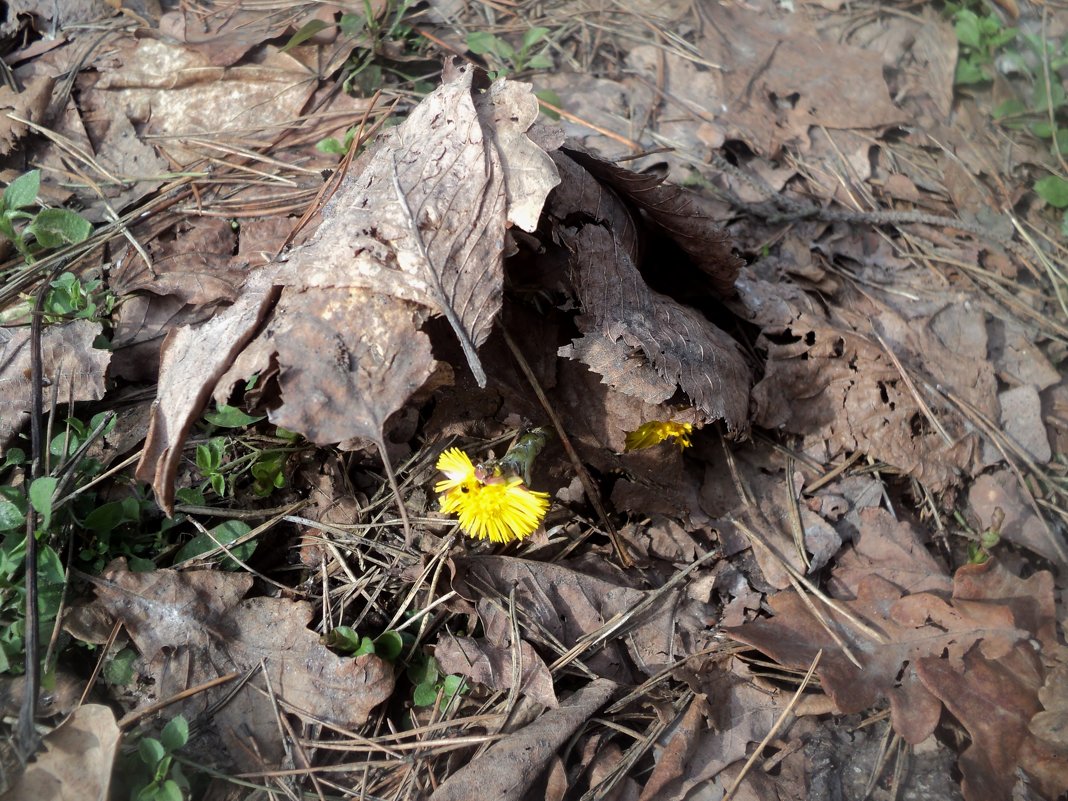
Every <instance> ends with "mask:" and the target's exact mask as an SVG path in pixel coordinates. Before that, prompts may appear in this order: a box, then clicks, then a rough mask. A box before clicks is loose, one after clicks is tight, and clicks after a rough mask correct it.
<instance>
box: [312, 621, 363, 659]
mask: <svg viewBox="0 0 1068 801" xmlns="http://www.w3.org/2000/svg"><path fill="white" fill-rule="evenodd" d="M321 642H322V643H323V644H324V645H325V646H326V647H327V648H333V649H334V650H335V651H339V652H340V653H343V654H351V653H353V652H354V651H356V649H357V648H359V647H360V635H358V634H357V633H356V632H355V631H353V630H352V627H351V626H337V627H336V628H333V629H331V630H330V631H329V632H327V633H326V634H324V635H323V636H322V637H321Z"/></svg>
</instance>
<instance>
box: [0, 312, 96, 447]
mask: <svg viewBox="0 0 1068 801" xmlns="http://www.w3.org/2000/svg"><path fill="white" fill-rule="evenodd" d="M99 335H100V324H99V323H94V322H91V321H89V320H75V321H73V322H70V323H62V324H58V325H48V326H45V327H44V329H43V330H42V331H41V370H42V377H43V379H44V382H45V390H44V391H45V397H46V398H49V397H51V394H52V391H53V390H52V389H51V388H52V387H53V386H55V385H57V384H58V385H59V386H58V390H59V392H58V395H57V397H58V398H59V400H60V402H66V401H67V400H74V401H86V400H99V399H100V398H102V397H103V396H104V374H105V373H106V372H107V368H108V363H109V362H110V361H111V352H110V351H107V350H98V349H96V348H94V347H93V341H94V340H95V339H96V337H97V336H99ZM31 391H32V384H31V382H30V327H29V326H24V327H21V328H0V443H3V442H4V441H5V440H7V438H8V437H10V436H11V435H12V434H13V433H15V432H16V431H17V430H18V429H19V428H20V427H21V426H22V423H23V421H24V419H25V418H24V417H23V412H26V411H28V410H29V408H30V397H31Z"/></svg>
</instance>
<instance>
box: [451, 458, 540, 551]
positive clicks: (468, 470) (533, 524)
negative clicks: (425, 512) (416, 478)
mask: <svg viewBox="0 0 1068 801" xmlns="http://www.w3.org/2000/svg"><path fill="white" fill-rule="evenodd" d="M437 468H438V470H440V471H441V472H443V473H444V474H445V476H446V478H445V480H443V481H439V482H438V483H437V484H435V485H434V489H435V491H436V492H439V493H441V496H440V498H439V502H440V503H441V511H442V512H445V513H446V514H455V515H457V516H458V517H459V518H460V528H461V529H462V530H463V532H464V534H466V535H467V536H469V537H474V538H476V539H480V540H485V539H488V540H490V541H492V542H511V541H512V540H521V539H523V538H524V537H526V536H529V535H530V534H532V533H534V531H535V530H537V528H538V526H539V525H541V521H542V518H544V517H545V513H546V512H547V511H548V510H549V495H548V493H545V492H534V491H533V490H529V489H527V488H526V487H525V486H524V485H523V479H521V478H518V477H514V476H512V477H508V476H500V475H496V474H492V473H491V474H490V475H489V476H488V477H486V478H484V479H480V477H479V474H478V473H476V468H475V466H474V465H473V464H472V463H471V459H470V458H468V456H467V454H466V453H464V452H463V451H461V450H460V449H459V448H449V449H448V450H447V451H445V452H444V453H442V454H441V456H440V457H439V458H438V463H437Z"/></svg>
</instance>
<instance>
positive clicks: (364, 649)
mask: <svg viewBox="0 0 1068 801" xmlns="http://www.w3.org/2000/svg"><path fill="white" fill-rule="evenodd" d="M374 652H375V641H374V640H372V639H371V638H370V637H361V638H360V645H359V647H358V648H357V649H356V650H355V651H353V652H352V655H353V656H364V655H366V654H373V653H374Z"/></svg>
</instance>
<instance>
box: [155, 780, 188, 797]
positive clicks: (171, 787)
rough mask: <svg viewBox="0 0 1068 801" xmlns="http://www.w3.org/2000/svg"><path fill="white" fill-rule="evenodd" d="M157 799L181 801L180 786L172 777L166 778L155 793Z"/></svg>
mask: <svg viewBox="0 0 1068 801" xmlns="http://www.w3.org/2000/svg"><path fill="white" fill-rule="evenodd" d="M156 798H157V800H158V801H183V796H182V788H181V787H179V786H178V782H176V781H174V780H173V779H167V781H165V782H163V784H162V785H160V788H159V792H158V793H156Z"/></svg>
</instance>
